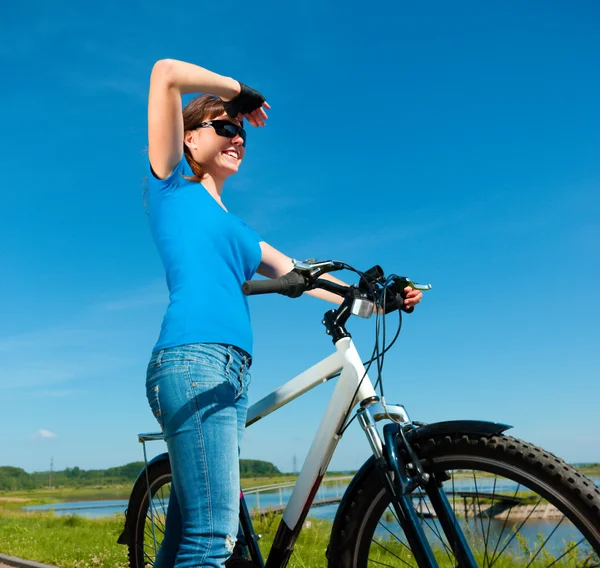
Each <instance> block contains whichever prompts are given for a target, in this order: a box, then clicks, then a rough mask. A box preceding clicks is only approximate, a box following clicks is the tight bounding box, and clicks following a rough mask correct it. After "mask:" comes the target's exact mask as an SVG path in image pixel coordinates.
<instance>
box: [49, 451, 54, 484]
mask: <svg viewBox="0 0 600 568" xmlns="http://www.w3.org/2000/svg"><path fill="white" fill-rule="evenodd" d="M53 467H54V456H52V457H51V458H50V476H49V477H48V489H52V468H53Z"/></svg>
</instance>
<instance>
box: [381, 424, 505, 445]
mask: <svg viewBox="0 0 600 568" xmlns="http://www.w3.org/2000/svg"><path fill="white" fill-rule="evenodd" d="M388 426H392V427H395V426H396V425H392V424H386V426H385V428H387V427H388ZM396 427H397V426H396ZM510 428H512V426H510V425H508V424H503V423H501V422H487V421H485V420H447V421H445V422H434V423H433V424H425V425H424V426H419V427H418V428H415V429H414V430H406V431H405V434H406V439H407V441H408V442H418V441H419V440H426V439H428V438H433V437H435V436H443V435H450V434H473V435H476V436H493V435H494V434H502V432H505V431H506V430H508V429H510Z"/></svg>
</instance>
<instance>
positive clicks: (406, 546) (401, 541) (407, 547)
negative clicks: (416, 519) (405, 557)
mask: <svg viewBox="0 0 600 568" xmlns="http://www.w3.org/2000/svg"><path fill="white" fill-rule="evenodd" d="M378 524H380V525H381V526H382V527H383V528H384V529H385V530H386V531H387V532H389V533H390V534H391V535H392V536H393V537H394V538H395V539H396V540H397V541H398V542H399V543H400V544H401V545H402V546H403V547H404V548H406V550H408V551H409V552H411V550H410V546H408V544H406V543H405V542H404V541H403V540H402V539H400V538H399V537H398V536H396V534H394V533H393V532H392V531H391V530H390V529H389V528H388V527H386V526H385V525H384V524H383V523H382V522H381V521H379V523H378Z"/></svg>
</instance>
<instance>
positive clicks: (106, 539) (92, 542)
mask: <svg viewBox="0 0 600 568" xmlns="http://www.w3.org/2000/svg"><path fill="white" fill-rule="evenodd" d="M280 520H281V515H280V514H278V515H276V514H271V515H267V516H265V517H263V518H261V519H257V520H255V523H254V524H255V530H256V532H257V533H260V534H262V535H263V538H262V539H261V541H260V547H261V551H262V553H263V555H264V557H265V558H266V557H267V553H268V551H269V549H270V547H271V545H272V543H273V539H274V537H275V533H276V530H277V527H278V525H279V522H280ZM309 521H310V527H305V528H303V530H302V532H301V533H300V537H299V539H298V542H297V543H296V547H295V549H294V553H293V554H292V558H291V560H290V564H289V567H290V568H323V567H325V566H326V565H327V560H326V557H325V551H326V549H327V544H328V542H329V537H330V533H331V521H327V520H320V519H309ZM122 528H123V518H122V516H116V515H115V516H114V517H112V518H109V519H87V518H83V517H58V516H55V515H53V514H52V513H23V512H17V511H14V510H10V509H6V508H4V507H1V506H0V551H1V552H2V553H4V554H9V555H12V556H17V557H20V558H26V559H30V560H37V561H38V562H43V563H45V564H50V565H52V566H57V567H60V568H92V567H100V568H103V567H104V568H109V567H110V568H125V567H127V549H126V547H124V546H121V545H118V544H117V543H116V540H117V537H118V535H119V534H120V532H121V530H122ZM467 537H469V535H467ZM381 543H382V544H383V545H384V546H385V549H384V548H383V547H380V546H377V545H372V547H371V552H370V557H371V558H372V559H373V560H376V561H379V562H381V563H383V564H384V565H388V566H400V565H403V564H402V563H401V562H400V561H399V560H398V559H397V558H398V557H400V558H402V559H403V560H404V561H406V562H409V563H412V562H411V560H412V561H413V562H414V559H412V558H411V553H410V551H408V550H407V549H406V548H405V547H403V546H401V545H399V544H398V543H397V541H396V542H395V541H394V540H393V539H389V540H383V541H381ZM527 547H528V544H527V543H526V542H522V543H521V548H522V552H523V553H525V555H526V556H527V555H528V553H529V554H530V553H531V551H530V550H528V549H527ZM534 548H535V546H534ZM386 549H387V550H386ZM436 556H437V557H438V560H439V564H440V567H442V568H450V566H451V563H450V561H449V560H448V557H447V556H446V555H445V554H444V553H443V551H436ZM477 556H478V555H477V554H476V557H477ZM477 560H478V563H479V565H483V563H482V560H483V559H482V558H477ZM540 560H541V561H543V562H542V563H543V564H544V565H547V564H548V563H549V562H551V560H552V559H551V558H549V557H548V556H546V557H543V558H540ZM514 565H515V562H514V560H513V559H512V558H511V557H509V556H506V558H501V559H500V560H499V561H498V562H497V563H495V564H494V566H496V567H498V568H508V567H509V566H514ZM536 565H537V562H536V563H534V566H536ZM577 565H579V566H580V565H582V559H581V558H578V557H577V555H576V551H575V552H573V553H571V554H569V555H567V557H566V558H565V559H563V561H561V562H559V563H557V564H556V565H555V566H561V567H566V566H577Z"/></svg>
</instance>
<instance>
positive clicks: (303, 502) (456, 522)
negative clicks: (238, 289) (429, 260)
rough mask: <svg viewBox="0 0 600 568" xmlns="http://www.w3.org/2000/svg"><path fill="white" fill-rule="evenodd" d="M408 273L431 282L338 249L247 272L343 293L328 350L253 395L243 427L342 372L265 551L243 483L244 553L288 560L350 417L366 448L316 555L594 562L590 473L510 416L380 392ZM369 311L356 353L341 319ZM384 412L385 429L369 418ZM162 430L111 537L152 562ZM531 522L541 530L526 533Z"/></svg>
mask: <svg viewBox="0 0 600 568" xmlns="http://www.w3.org/2000/svg"><path fill="white" fill-rule="evenodd" d="M343 269H348V270H351V271H353V272H355V273H357V274H358V275H359V276H360V282H359V284H358V285H353V286H341V285H338V284H335V283H333V282H331V281H329V280H326V279H323V278H321V276H322V275H323V274H325V273H327V272H333V271H336V270H343ZM407 285H408V286H411V287H413V288H415V289H421V290H426V289H429V288H430V286H429V285H426V286H420V285H418V284H415V283H413V282H412V281H410V280H409V279H407V278H402V277H398V276H395V275H392V276H391V277H389V278H386V277H385V276H384V274H383V271H382V270H381V268H380V267H378V266H376V267H373V268H372V269H370V270H368V271H366V272H364V273H363V272H360V271H358V270H356V269H354V268H352V267H351V266H349V265H347V264H345V263H342V262H338V261H322V262H318V261H315V260H312V259H311V260H309V261H305V262H296V261H294V269H293V270H292V272H290V273H288V274H287V275H285V276H282V277H280V278H277V279H274V280H259V281H254V280H253V281H250V282H246V283H245V284H244V285H243V292H244V293H245V294H247V295H252V294H265V293H279V294H283V295H286V296H289V297H292V298H296V297H299V296H300V295H302V294H303V293H304V292H306V291H307V290H311V289H314V288H321V289H324V290H328V291H330V292H333V293H334V294H338V295H339V296H341V297H342V298H343V301H342V304H341V305H340V306H339V307H338V308H337V309H332V310H330V311H328V312H327V313H326V314H325V316H324V319H323V321H322V323H323V325H324V326H325V328H326V333H327V334H328V335H329V336H331V339H332V341H333V343H334V345H335V352H334V353H333V354H332V355H330V356H328V357H327V358H325V359H324V360H322V361H320V362H319V363H317V364H315V365H313V366H312V367H310V368H309V369H307V370H306V371H304V372H303V373H301V374H299V375H298V376H296V377H295V378H293V379H291V380H290V381H288V382H286V383H285V384H284V385H282V386H281V387H279V388H278V389H276V390H275V391H273V392H272V393H271V394H269V395H267V396H265V397H264V398H262V399H261V400H259V401H258V402H256V403H255V404H253V405H252V406H251V407H250V408H249V411H248V420H247V424H246V426H247V427H248V426H250V425H252V424H254V423H255V422H257V421H258V420H261V419H263V418H265V417H266V416H268V415H269V414H271V413H272V412H274V411H275V410H277V409H279V408H281V407H283V406H284V405H286V404H287V403H289V402H290V401H292V400H294V399H296V398H297V397H299V396H301V395H302V394H304V393H305V392H307V391H309V390H311V389H312V388H314V387H316V386H317V385H319V384H321V383H323V382H325V381H329V380H331V379H333V378H335V377H339V379H338V381H337V384H336V386H335V389H334V392H333V395H332V397H331V400H330V402H329V404H328V406H327V409H326V411H325V414H324V416H323V418H322V420H321V423H320V426H319V428H318V431H317V434H316V436H315V439H314V441H313V443H312V445H311V447H310V450H309V453H308V455H307V458H306V460H305V462H304V464H303V466H302V468H301V472H300V475H299V477H298V479H297V482H296V484H295V487H294V489H293V492H292V494H291V497H290V499H289V502H288V504H287V507H286V508H285V511H284V512H283V517H282V519H281V522H280V524H279V527H278V529H277V533H276V535H275V539H274V542H273V546H272V547H271V550H270V551H269V554H268V557H267V560H266V562H265V561H264V559H263V557H262V554H261V551H260V549H259V546H258V539H259V536H257V535H256V534H255V532H254V529H253V526H252V521H251V518H250V514H249V510H248V507H247V505H246V502H245V499H244V496H243V493H241V495H240V526H241V528H242V530H243V534H244V537H245V540H246V543H247V551H248V555H249V557H250V559H251V560H252V561H253V562H254V563H255V564H256V565H257V566H260V567H265V566H266V568H284V567H285V566H287V565H288V563H289V561H290V557H291V555H292V552H293V550H294V544H295V542H296V540H297V538H298V535H299V533H300V531H301V529H302V527H303V524H304V520H305V519H306V517H307V515H308V512H309V509H310V506H311V504H312V503H313V500H314V497H315V494H316V492H317V490H318V488H319V486H320V484H321V481H322V480H323V477H324V475H325V472H326V470H327V467H328V464H329V463H330V460H331V457H332V455H333V453H334V450H335V448H336V446H337V444H338V442H339V440H340V438H341V436H342V434H343V433H344V431H345V430H346V428H347V427H348V426H349V425H350V423H352V422H353V420H354V419H356V420H357V421H358V422H359V424H360V426H361V427H362V429H363V431H364V433H365V435H366V437H367V440H368V443H369V445H370V448H371V450H372V453H373V455H372V457H370V458H369V459H368V460H367V461H366V462H365V464H364V465H363V466H362V467H361V468H360V469H359V471H358V472H357V473H356V475H355V476H354V478H353V479H352V481H351V482H350V485H349V486H348V488H347V490H346V492H345V494H344V496H343V498H342V499H341V502H340V504H339V507H338V510H337V513H336V515H335V519H334V521H333V526H332V530H331V537H330V541H329V545H328V547H327V550H326V552H325V556H324V559H323V560H324V563H325V561H326V562H327V565H328V567H329V568H366V567H367V566H404V565H409V566H419V567H425V568H433V567H435V566H461V567H464V568H475V567H476V566H484V567H488V568H491V567H492V566H498V567H501V566H507V565H510V566H512V565H523V566H541V565H544V566H582V567H586V568H591V567H592V566H600V490H599V489H598V488H597V487H596V486H595V485H594V483H593V482H592V481H590V480H589V479H587V478H586V477H585V476H583V475H582V474H581V473H579V472H578V471H576V470H575V469H574V468H573V467H571V466H569V465H568V464H566V463H565V462H564V461H562V460H561V459H559V458H557V457H555V456H554V455H552V454H551V453H549V452H546V451H544V450H542V449H540V448H537V447H535V446H533V445H531V444H529V443H527V442H523V441H521V440H518V439H515V438H513V437H509V436H506V435H505V434H504V432H505V431H506V430H508V429H509V428H511V426H509V425H507V424H501V423H495V422H485V421H472V420H456V421H446V422H437V423H433V424H424V423H421V422H413V421H411V420H410V419H409V416H408V414H407V412H406V410H405V408H404V407H403V406H402V405H392V404H387V403H386V402H385V397H384V392H383V381H382V380H381V369H382V365H383V363H384V356H385V353H386V352H387V351H388V350H389V349H390V348H391V347H392V345H393V344H394V343H395V341H396V339H397V338H398V335H399V333H400V329H401V325H402V314H401V311H400V310H401V309H402V290H403V289H404V287H406V286H407ZM392 311H398V313H399V316H400V317H399V324H398V330H397V332H396V334H395V336H394V338H393V340H392V341H391V343H390V344H389V345H387V346H386V344H385V314H386V313H390V312H392ZM407 311H408V310H407ZM410 311H412V310H410ZM373 313H375V314H376V341H375V348H374V350H373V354H372V355H371V359H370V360H369V361H367V362H365V363H363V362H362V360H361V358H360V356H359V354H358V351H357V350H356V347H355V345H354V344H353V342H352V338H351V336H350V334H349V333H348V331H347V330H346V323H347V321H348V319H349V318H350V316H351V315H354V316H358V317H363V318H368V317H371V316H372V315H373ZM382 324H383V326H382ZM382 331H383V333H382V334H383V345H382V346H381V347H380V335H381V332H382ZM373 362H376V363H377V373H378V379H377V381H376V383H375V384H374V385H373V384H372V382H371V380H370V379H369V376H368V371H369V369H370V367H371V365H372V363H373ZM365 365H366V368H365ZM378 386H379V390H380V393H381V396H378V395H377V392H376V389H377V387H378ZM357 405H358V410H357V411H356V413H355V414H354V416H351V415H352V413H353V410H354V408H356V406H357ZM382 420H385V421H386V423H385V425H384V426H383V435H381V434H380V432H379V430H378V429H377V423H378V422H380V421H382ZM161 438H162V434H140V435H139V439H140V441H141V442H142V443H143V444H144V458H145V460H146V464H147V465H146V467H145V468H144V469H143V470H142V472H141V473H140V475H139V477H138V479H137V481H136V483H135V485H134V488H133V490H132V493H131V496H130V500H129V505H128V508H127V512H126V521H125V528H124V530H123V533H122V535H121V536H120V538H119V542H120V543H121V544H127V545H128V547H129V558H130V565H131V566H132V567H136V568H137V567H142V566H146V565H148V564H151V563H152V560H153V558H154V554H155V553H156V550H157V546H158V545H159V544H160V540H161V534H162V532H161V531H162V530H163V529H164V520H165V514H166V508H165V500H166V499H168V491H169V483H170V479H171V472H170V466H169V460H168V455H167V454H166V453H164V454H161V455H159V456H157V457H156V458H154V459H153V460H152V461H150V462H148V461H147V459H146V447H145V442H146V441H148V440H155V439H161ZM530 521H531V522H530ZM527 523H530V524H529V525H528V527H525V525H526V524H527ZM532 524H533V529H531V525H532ZM532 530H533V531H534V532H535V533H537V532H538V531H540V533H541V534H540V535H539V536H532V535H531V534H530V533H531V531H532ZM552 538H554V540H552V542H550V541H551V539H552Z"/></svg>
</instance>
